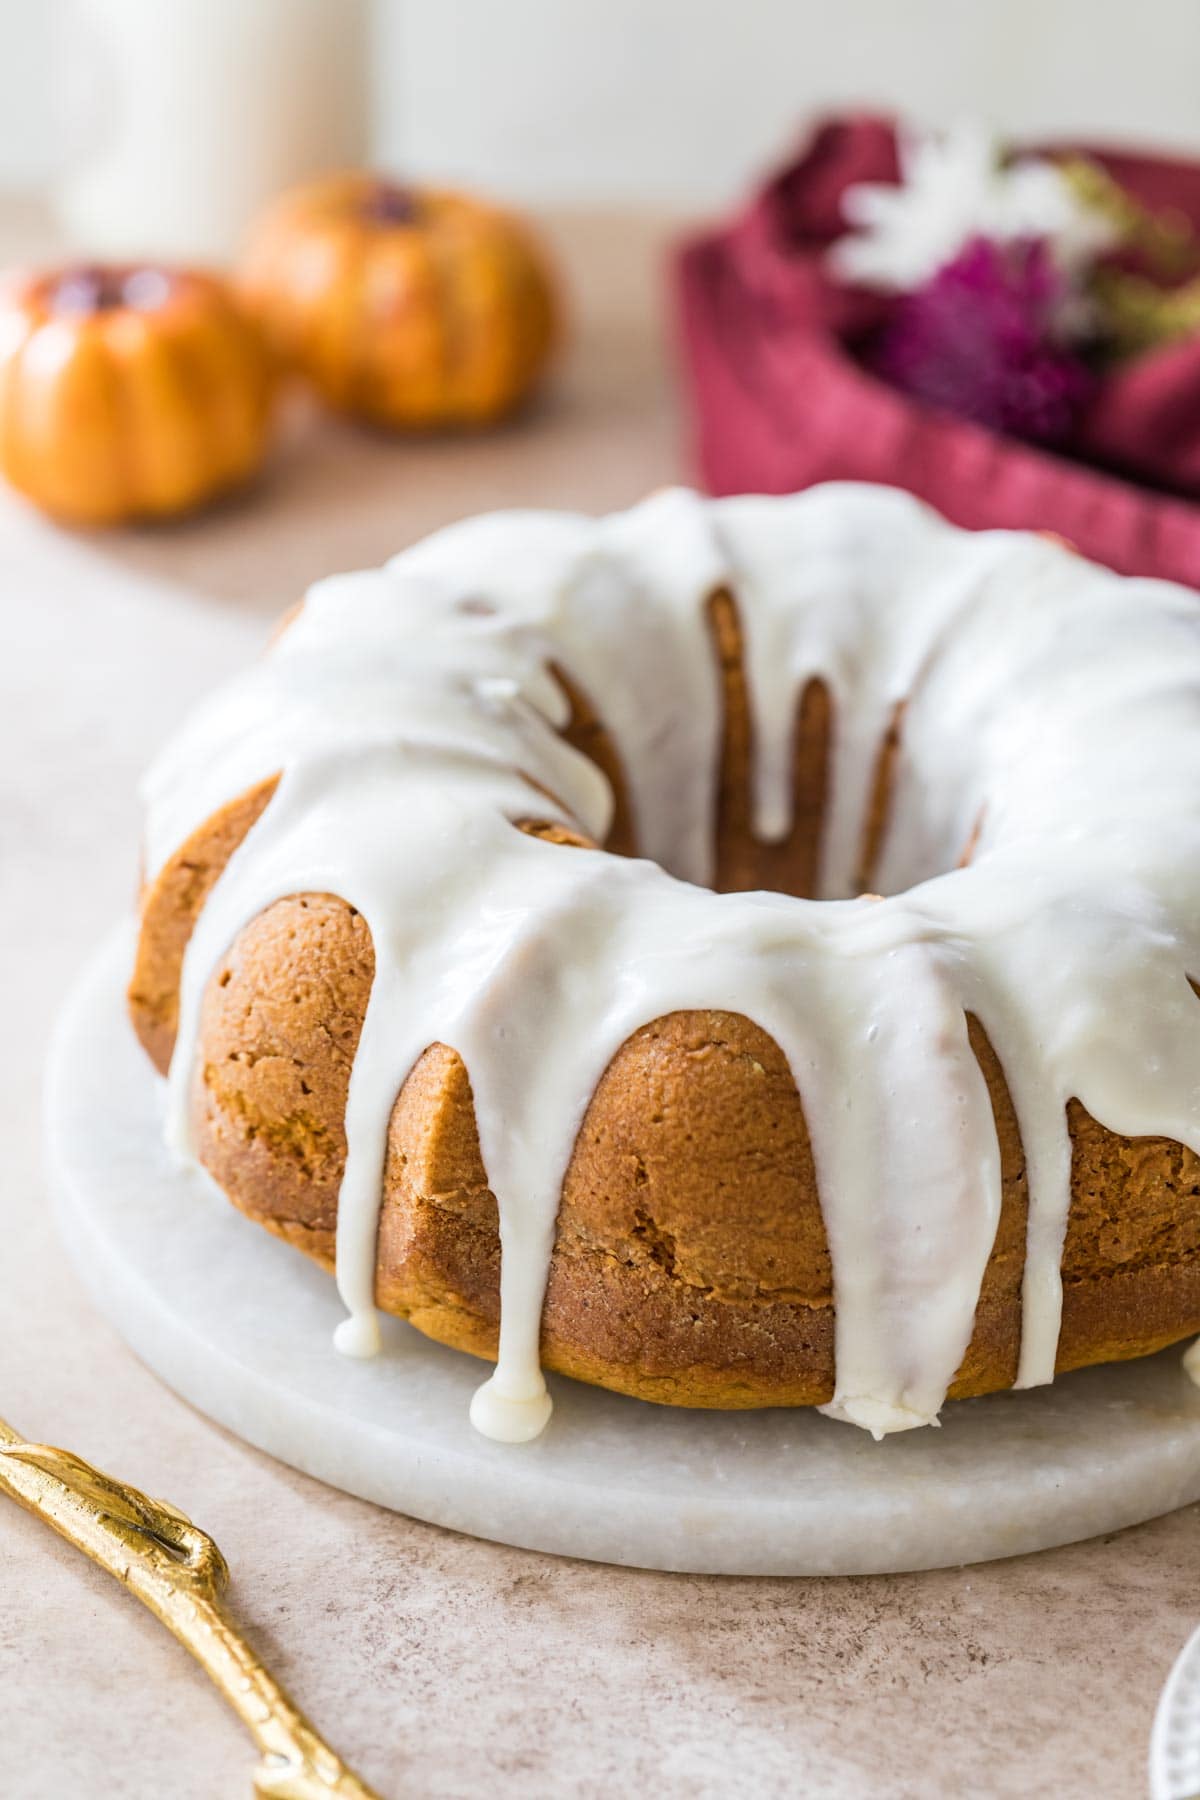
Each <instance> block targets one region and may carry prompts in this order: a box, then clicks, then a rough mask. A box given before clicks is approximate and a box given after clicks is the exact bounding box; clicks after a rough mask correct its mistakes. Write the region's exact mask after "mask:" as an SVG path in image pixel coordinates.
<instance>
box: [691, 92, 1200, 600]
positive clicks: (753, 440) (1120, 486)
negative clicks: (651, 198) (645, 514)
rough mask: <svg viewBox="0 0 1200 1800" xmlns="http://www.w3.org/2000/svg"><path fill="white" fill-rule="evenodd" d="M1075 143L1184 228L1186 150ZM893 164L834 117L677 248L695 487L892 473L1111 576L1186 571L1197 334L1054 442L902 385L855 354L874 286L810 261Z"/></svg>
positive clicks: (1197, 542) (1148, 359)
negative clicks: (1104, 567)
mask: <svg viewBox="0 0 1200 1800" xmlns="http://www.w3.org/2000/svg"><path fill="white" fill-rule="evenodd" d="M1077 148H1080V149H1083V150H1084V151H1085V153H1086V154H1087V155H1089V156H1092V157H1094V158H1096V159H1097V160H1098V161H1100V162H1102V163H1103V164H1104V165H1105V166H1106V167H1107V168H1108V169H1109V170H1110V172H1111V173H1112V174H1113V175H1114V176H1115V178H1116V179H1117V180H1118V181H1119V182H1120V183H1121V184H1122V186H1124V187H1126V188H1128V189H1129V191H1130V192H1131V193H1132V194H1133V195H1134V196H1135V197H1136V198H1138V199H1140V200H1142V201H1144V202H1145V203H1146V204H1147V205H1149V206H1151V207H1153V208H1154V209H1155V210H1163V209H1165V208H1171V209H1174V210H1176V211H1179V212H1182V213H1183V214H1185V215H1186V216H1187V217H1188V218H1189V219H1190V220H1191V221H1192V222H1193V224H1195V225H1196V227H1197V229H1200V164H1197V163H1188V162H1181V161H1176V160H1171V159H1168V158H1165V157H1151V156H1136V155H1131V154H1125V153H1120V152H1112V151H1108V150H1104V149H1098V148H1096V147H1094V146H1077ZM897 174H898V165H897V154H896V136H895V130H894V127H893V125H892V124H891V123H890V122H889V121H887V120H884V119H878V118H869V117H868V118H851V119H840V120H833V121H831V122H829V123H827V124H825V125H824V126H822V127H820V128H819V129H818V130H817V132H816V134H815V136H814V137H813V139H812V140H811V142H810V144H809V145H808V147H807V148H806V150H805V151H804V153H803V154H802V155H801V156H800V158H799V159H798V161H796V162H795V163H793V164H792V165H791V166H790V167H788V168H786V169H784V170H783V171H782V172H781V173H780V174H778V175H777V176H776V177H775V178H774V179H773V180H771V181H770V182H768V184H767V185H766V187H765V188H764V189H763V190H762V191H761V192H760V193H759V194H758V195H756V196H755V197H754V198H753V199H752V200H751V202H750V203H749V205H748V206H747V207H746V209H745V210H744V211H743V212H742V213H741V214H740V215H739V216H738V217H736V218H734V219H733V220H732V221H731V222H730V223H729V224H728V225H726V226H724V227H722V228H720V229H718V230H715V231H711V232H707V233H705V234H703V235H702V236H699V237H696V238H694V239H693V240H692V241H691V242H689V243H687V244H685V245H684V246H683V248H682V250H681V252H680V254H679V258H678V262H677V277H678V292H679V298H680V308H681V319H682V327H683V330H682V336H683V350H684V359H685V366H686V370H687V374H688V376H689V379H690V385H691V391H692V400H693V407H694V414H695V423H696V433H697V441H698V454H699V462H700V468H701V472H702V475H703V478H704V480H705V482H706V483H707V485H708V486H709V487H710V489H711V490H712V491H713V492H715V493H747V492H761V493H789V492H791V491H793V490H794V489H797V488H803V487H808V486H810V485H811V484H812V483H813V482H816V481H830V480H855V481H881V482H890V483H893V484H896V485H898V486H901V487H906V488H909V489H910V490H911V491H912V492H913V493H915V494H918V495H920V496H921V498H922V499H925V500H927V501H929V502H930V503H931V504H932V505H933V506H936V507H937V508H938V510H939V511H940V512H942V513H944V514H945V515H946V516H947V517H948V518H949V519H952V520H953V521H954V522H955V523H956V524H959V525H966V526H970V527H974V528H979V527H985V526H1008V527H1014V528H1018V529H1029V530H1049V531H1055V532H1058V533H1059V534H1060V535H1061V536H1063V537H1065V538H1068V539H1069V540H1070V541H1071V542H1072V543H1073V544H1074V545H1075V546H1076V547H1077V548H1078V549H1079V550H1080V551H1082V552H1083V554H1084V555H1085V556H1089V557H1093V558H1095V559H1096V560H1097V561H1098V562H1103V563H1107V564H1108V565H1109V566H1110V567H1111V568H1114V569H1117V570H1119V571H1121V572H1122V573H1124V574H1138V575H1157V576H1163V577H1166V578H1168V579H1171V580H1175V581H1184V582H1188V583H1190V584H1191V585H1193V586H1200V339H1197V340H1186V341H1181V342H1177V343H1175V344H1171V345H1167V346H1164V347H1163V348H1161V349H1156V350H1152V351H1148V352H1146V353H1145V354H1144V355H1141V356H1139V357H1136V358H1133V359H1131V360H1129V361H1128V362H1126V363H1124V364H1123V365H1122V366H1121V367H1120V368H1119V369H1118V370H1117V371H1115V372H1113V373H1111V374H1110V375H1108V376H1107V377H1106V379H1105V380H1104V382H1103V383H1102V384H1101V385H1100V387H1099V390H1098V392H1097V395H1096V398H1095V400H1094V401H1093V402H1092V403H1091V404H1090V405H1089V407H1088V409H1087V411H1086V413H1085V414H1084V415H1083V417H1082V418H1081V419H1080V421H1079V423H1078V426H1077V428H1076V431H1075V434H1074V436H1073V439H1072V441H1071V443H1070V444H1069V445H1068V446H1066V447H1065V449H1064V450H1063V451H1061V452H1051V451H1047V450H1045V449H1041V448H1035V447H1033V446H1031V445H1028V444H1024V443H1021V442H1019V441H1018V440H1016V439H1013V438H1007V437H1001V436H999V435H997V434H996V433H994V432H990V431H988V430H986V429H985V428H984V427H982V426H979V425H976V424H973V423H971V422H969V421H967V420H964V419H961V418H958V417H956V416H954V415H951V414H948V413H944V412H939V411H936V410H934V409H933V408H931V407H928V406H925V405H922V404H921V403H920V402H918V401H915V400H912V399H910V398H909V397H908V396H907V395H906V394H903V393H901V392H899V391H898V390H897V389H895V388H893V387H890V386H889V385H887V383H885V382H884V381H883V380H881V379H880V378H879V377H878V376H877V375H875V374H873V373H872V372H871V371H870V370H869V369H867V368H866V367H864V366H863V364H862V363H861V362H860V361H859V360H858V359H857V358H856V357H855V355H854V354H853V349H852V346H853V345H854V344H855V342H856V341H858V340H861V339H862V337H863V336H864V335H865V334H866V333H868V332H869V331H870V330H871V329H872V328H873V327H874V326H876V325H878V324H879V323H880V322H881V320H882V318H883V317H884V316H885V313H886V308H887V301H886V300H885V299H883V298H881V297H880V296H878V295H873V294H869V293H865V292H861V291H855V290H852V289H848V288H843V287H840V286H838V285H837V284H836V283H835V282H834V281H833V280H832V279H831V278H830V276H829V275H828V273H827V272H826V267H825V252H826V250H827V248H828V246H829V244H830V243H831V241H832V240H833V238H835V237H837V236H839V235H840V234H841V233H842V232H843V231H844V230H845V224H844V221H843V219H842V214H841V197H842V194H843V193H844V192H845V190H846V188H847V187H849V186H850V185H851V184H852V183H854V182H857V181H894V180H895V179H896V178H897Z"/></svg>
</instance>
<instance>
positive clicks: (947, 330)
mask: <svg viewBox="0 0 1200 1800" xmlns="http://www.w3.org/2000/svg"><path fill="white" fill-rule="evenodd" d="M1067 299H1068V290H1067V287H1066V284H1065V282H1064V280H1063V277H1062V276H1061V275H1060V274H1059V272H1058V270H1057V269H1056V268H1055V266H1054V262H1053V259H1052V257H1051V255H1050V252H1049V249H1048V247H1047V245H1046V244H1045V242H1044V241H1043V240H1041V239H1039V238H1025V239H1020V240H1018V241H1015V242H1012V243H1003V244H1000V243H995V242H994V241H993V240H992V239H990V238H983V237H977V238H973V239H972V240H971V242H970V243H969V244H967V245H966V246H965V247H964V248H963V249H962V250H961V251H960V252H959V254H958V255H957V256H956V257H955V258H954V260H953V261H952V262H948V263H946V264H945V266H944V267H943V268H941V269H939V270H938V272H937V274H936V275H934V276H933V277H932V278H931V279H930V280H929V281H928V282H926V284H925V286H924V287H922V288H919V289H917V291H916V292H915V293H912V294H906V295H905V296H904V297H903V298H902V299H900V300H899V301H897V303H896V306H895V309H894V311H893V313H892V316H891V318H890V319H889V321H888V324H887V325H886V326H885V328H884V330H883V333H882V335H881V337H880V339H879V342H878V344H877V346H876V349H875V352H874V355H873V357H872V361H873V363H874V365H875V367H876V368H877V369H878V370H879V372H880V374H882V375H883V376H885V377H886V379H887V380H889V381H891V382H894V383H895V385H896V386H897V387H900V388H903V389H904V391H905V392H906V393H909V394H912V395H914V396H915V397H916V398H917V399H919V400H924V401H927V402H928V403H929V404H930V405H931V406H940V407H944V408H946V410H947V411H949V412H955V413H960V414H961V415H962V416H963V417H964V418H967V419H974V420H975V421H976V422H977V423H978V424H980V425H987V426H989V427H990V428H991V429H992V430H994V431H1004V432H1010V433H1012V435H1013V436H1015V437H1023V438H1031V439H1033V440H1034V441H1036V442H1039V443H1054V442H1058V441H1061V440H1062V439H1063V438H1065V437H1067V436H1068V435H1069V434H1070V431H1071V428H1072V426H1073V424H1074V422H1075V419H1076V417H1077V416H1078V413H1079V410H1080V408H1081V406H1082V405H1083V403H1084V402H1085V401H1086V400H1087V398H1088V395H1089V394H1090V392H1091V389H1092V376H1091V374H1090V372H1089V371H1088V369H1087V367H1086V366H1085V364H1084V363H1083V362H1082V361H1081V360H1080V358H1079V356H1078V355H1076V354H1075V352H1074V351H1073V350H1071V349H1070V348H1069V347H1068V346H1067V345H1066V343H1065V342H1064V338H1063V331H1062V318H1063V313H1064V309H1065V303H1066V301H1067Z"/></svg>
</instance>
